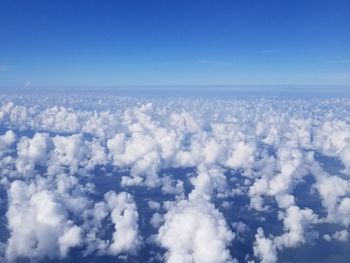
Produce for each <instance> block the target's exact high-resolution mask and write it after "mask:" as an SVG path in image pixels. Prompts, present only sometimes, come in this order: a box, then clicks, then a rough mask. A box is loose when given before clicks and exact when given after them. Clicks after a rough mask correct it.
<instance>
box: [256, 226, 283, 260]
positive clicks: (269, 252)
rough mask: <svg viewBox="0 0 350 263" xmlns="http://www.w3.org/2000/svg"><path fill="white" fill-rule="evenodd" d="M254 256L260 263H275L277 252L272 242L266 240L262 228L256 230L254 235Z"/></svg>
mask: <svg viewBox="0 0 350 263" xmlns="http://www.w3.org/2000/svg"><path fill="white" fill-rule="evenodd" d="M253 248H254V255H255V256H256V257H258V258H259V259H260V260H261V263H274V262H277V250H276V246H275V244H274V242H273V241H272V240H271V239H269V238H266V237H265V235H264V231H263V229H262V228H258V231H257V234H256V235H255V243H254V247H253Z"/></svg>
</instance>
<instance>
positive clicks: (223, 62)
mask: <svg viewBox="0 0 350 263" xmlns="http://www.w3.org/2000/svg"><path fill="white" fill-rule="evenodd" d="M196 62H197V63H198V64H207V65H215V66H225V65H230V64H231V63H229V62H225V61H214V60H206V59H198V60H197V61H196Z"/></svg>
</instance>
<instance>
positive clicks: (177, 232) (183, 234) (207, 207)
mask: <svg viewBox="0 0 350 263" xmlns="http://www.w3.org/2000/svg"><path fill="white" fill-rule="evenodd" d="M233 238H234V235H233V233H232V232H231V231H230V230H229V228H228V227H227V225H226V221H225V219H224V217H223V215H222V214H221V213H220V212H219V211H218V210H217V209H215V207H214V206H213V205H212V204H210V203H209V202H208V201H206V200H204V199H197V200H195V201H186V200H183V201H180V202H178V203H177V204H176V205H175V206H174V207H172V208H171V209H170V211H168V213H167V214H166V215H165V223H164V224H163V225H162V226H161V228H160V229H159V232H158V235H157V240H158V242H159V243H160V244H161V246H162V247H164V248H166V249H167V253H166V255H165V259H166V262H169V263H171V262H195V263H209V262H231V261H232V258H231V256H230V252H229V250H228V248H227V246H228V245H229V244H230V242H231V241H232V239H233Z"/></svg>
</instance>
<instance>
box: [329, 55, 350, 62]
mask: <svg viewBox="0 0 350 263" xmlns="http://www.w3.org/2000/svg"><path fill="white" fill-rule="evenodd" d="M322 60H323V61H324V62H327V63H336V64H350V58H345V57H343V56H335V57H332V58H326V59H322Z"/></svg>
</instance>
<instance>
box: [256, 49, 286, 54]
mask: <svg viewBox="0 0 350 263" xmlns="http://www.w3.org/2000/svg"><path fill="white" fill-rule="evenodd" d="M280 52H281V51H280V50H278V49H264V50H261V53H262V54H276V53H280Z"/></svg>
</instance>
